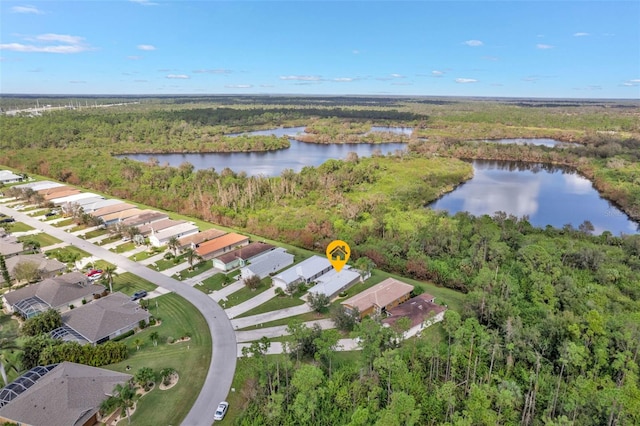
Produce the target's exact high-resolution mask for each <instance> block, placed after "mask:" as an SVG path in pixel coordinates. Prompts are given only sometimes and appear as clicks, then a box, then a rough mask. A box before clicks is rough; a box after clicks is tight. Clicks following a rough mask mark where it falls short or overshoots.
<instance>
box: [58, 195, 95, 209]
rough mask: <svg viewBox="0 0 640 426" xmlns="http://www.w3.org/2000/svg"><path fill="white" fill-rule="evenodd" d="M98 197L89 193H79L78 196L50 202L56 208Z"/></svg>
mask: <svg viewBox="0 0 640 426" xmlns="http://www.w3.org/2000/svg"><path fill="white" fill-rule="evenodd" d="M98 196H99V195H98V194H92V193H91V192H80V193H79V194H75V195H69V196H67V197H62V198H54V199H52V200H51V202H52V203H53V204H55V205H56V206H61V205H63V204H66V203H74V202H77V201H80V200H86V199H94V198H96V197H98Z"/></svg>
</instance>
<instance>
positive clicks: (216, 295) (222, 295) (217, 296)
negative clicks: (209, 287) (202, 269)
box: [209, 280, 244, 302]
mask: <svg viewBox="0 0 640 426" xmlns="http://www.w3.org/2000/svg"><path fill="white" fill-rule="evenodd" d="M242 287H244V283H243V282H242V280H238V281H236V282H235V283H233V284H229V285H227V286H225V287H222V289H221V290H218V291H214V292H213V293H211V294H210V295H209V297H210V298H212V299H213V300H215V301H216V302H219V301H220V300H222V299H226V298H227V297H228V296H229V295H230V294H232V293H235V292H236V291H238V290H240V289H241V288H242Z"/></svg>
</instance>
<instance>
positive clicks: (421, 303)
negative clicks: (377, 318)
mask: <svg viewBox="0 0 640 426" xmlns="http://www.w3.org/2000/svg"><path fill="white" fill-rule="evenodd" d="M435 299H436V298H435V297H434V296H432V295H430V294H426V293H423V294H420V295H418V296H416V297H413V298H411V299H409V300H407V301H406V302H404V303H401V304H400V305H398V306H396V307H395V308H391V309H389V310H388V311H387V315H388V316H387V318H385V319H383V320H382V324H383V325H384V326H386V327H391V326H393V325H394V324H395V323H396V322H397V321H398V320H399V319H400V318H409V320H410V321H411V322H410V325H409V329H408V330H407V331H405V332H404V338H405V339H408V338H409V337H413V336H415V335H416V334H418V333H420V332H421V331H422V330H424V329H425V328H427V327H429V326H431V325H433V324H435V323H438V322H440V321H442V320H443V319H444V312H445V311H446V310H447V308H446V307H445V306H442V305H438V304H436V303H435Z"/></svg>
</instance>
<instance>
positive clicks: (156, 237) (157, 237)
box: [149, 222, 198, 247]
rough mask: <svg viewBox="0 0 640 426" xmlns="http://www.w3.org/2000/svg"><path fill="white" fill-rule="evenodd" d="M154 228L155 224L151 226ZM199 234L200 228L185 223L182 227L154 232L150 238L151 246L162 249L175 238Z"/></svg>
mask: <svg viewBox="0 0 640 426" xmlns="http://www.w3.org/2000/svg"><path fill="white" fill-rule="evenodd" d="M150 225H151V226H152V227H153V223H152V224H150ZM196 233H198V227H197V226H196V225H194V224H193V223H191V222H184V223H181V224H180V225H176V226H172V227H170V228H165V229H163V230H162V231H156V230H153V231H152V232H151V235H150V236H149V244H151V245H152V246H154V247H162V246H163V245H165V244H167V243H168V242H169V240H170V239H172V238H173V237H175V238H180V237H184V236H187V235H192V234H196Z"/></svg>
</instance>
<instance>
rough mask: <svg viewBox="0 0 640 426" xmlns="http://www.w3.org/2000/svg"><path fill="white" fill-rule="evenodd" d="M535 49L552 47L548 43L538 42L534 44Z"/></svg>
mask: <svg viewBox="0 0 640 426" xmlns="http://www.w3.org/2000/svg"><path fill="white" fill-rule="evenodd" d="M536 49H553V46H552V45H550V44H542V43H538V44H536Z"/></svg>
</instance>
